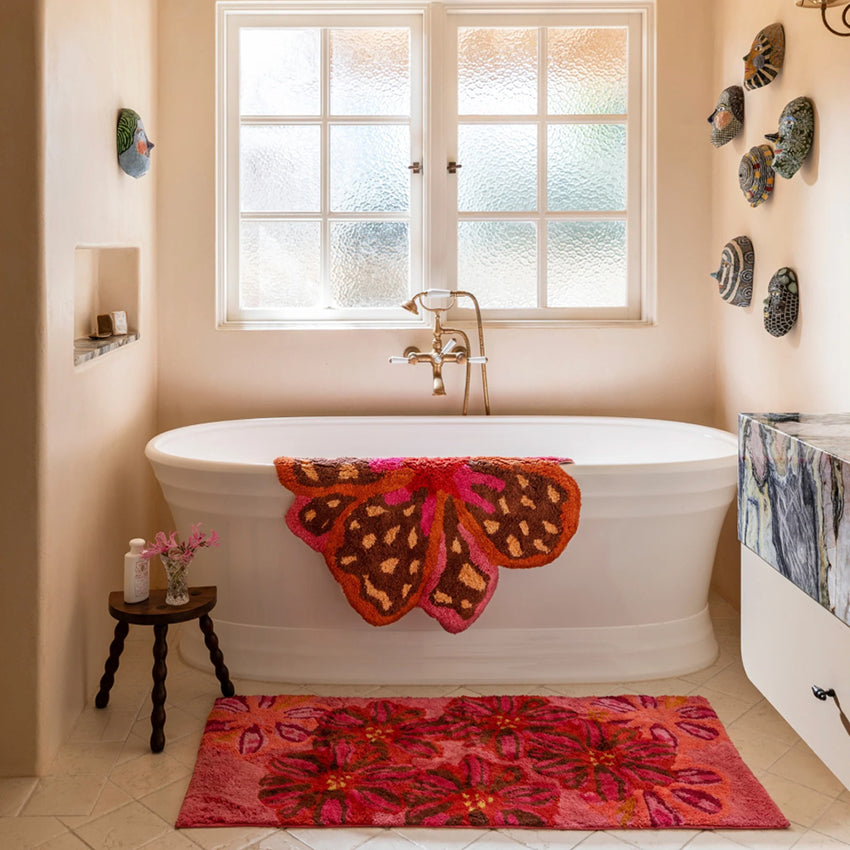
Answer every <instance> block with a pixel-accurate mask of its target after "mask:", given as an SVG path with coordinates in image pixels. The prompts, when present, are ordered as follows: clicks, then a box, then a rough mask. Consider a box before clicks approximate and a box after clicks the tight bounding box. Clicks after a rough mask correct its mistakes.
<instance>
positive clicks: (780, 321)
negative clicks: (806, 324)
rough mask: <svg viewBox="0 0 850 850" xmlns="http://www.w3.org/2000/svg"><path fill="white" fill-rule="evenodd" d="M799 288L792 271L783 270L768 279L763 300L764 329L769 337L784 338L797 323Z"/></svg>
mask: <svg viewBox="0 0 850 850" xmlns="http://www.w3.org/2000/svg"><path fill="white" fill-rule="evenodd" d="M799 309H800V288H799V285H798V283H797V275H796V274H795V273H794V271H793V270H792V269H789V268H783V269H779V271H778V272H777V273H776V274H775V275H774V276H773V277H772V278H771V279H770V283H769V284H768V287H767V298H765V299H764V329H765V330H766V331H767V332H768V333H769V334H770V335H771V336H785V334H787V333H788V331H790V330H791V328H793V327H794V325H795V323H796V322H797V314H798V312H799Z"/></svg>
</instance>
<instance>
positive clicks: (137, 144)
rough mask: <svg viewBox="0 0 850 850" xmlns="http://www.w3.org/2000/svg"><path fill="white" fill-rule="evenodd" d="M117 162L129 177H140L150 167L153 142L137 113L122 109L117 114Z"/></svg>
mask: <svg viewBox="0 0 850 850" xmlns="http://www.w3.org/2000/svg"><path fill="white" fill-rule="evenodd" d="M117 141H118V164H119V165H120V166H121V168H122V170H123V171H124V172H126V173H127V174H129V175H130V176H131V177H142V176H143V175H145V174H147V173H148V170H149V169H150V167H151V150H153V142H152V141H151V140H150V139H149V138H148V137H147V135H146V133H145V127H144V125H143V124H142V119H141V118H140V117H139V113H138V112H135V111H134V110H132V109H122V110H121V112H120V113H119V114H118V128H117Z"/></svg>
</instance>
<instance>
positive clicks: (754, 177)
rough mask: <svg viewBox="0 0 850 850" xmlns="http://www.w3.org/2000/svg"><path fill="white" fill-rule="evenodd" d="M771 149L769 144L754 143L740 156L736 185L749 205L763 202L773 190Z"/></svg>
mask: <svg viewBox="0 0 850 850" xmlns="http://www.w3.org/2000/svg"><path fill="white" fill-rule="evenodd" d="M772 163H773V150H772V149H771V147H770V145H756V147H754V148H750V149H749V151H747V153H745V154H744V155H743V157H741V163H740V165H739V166H738V185H740V187H741V191H742V192H743V193H744V197H745V198H746V199H747V201H748V202H749V205H750V206H751V207H757V206H758V205H759V204H762V203H764V202H765V201H766V200H767V199H768V198H769V197H770V193H771V192H772V191H773V184H774V181H775V180H776V176H775V175H774V173H773V166H772Z"/></svg>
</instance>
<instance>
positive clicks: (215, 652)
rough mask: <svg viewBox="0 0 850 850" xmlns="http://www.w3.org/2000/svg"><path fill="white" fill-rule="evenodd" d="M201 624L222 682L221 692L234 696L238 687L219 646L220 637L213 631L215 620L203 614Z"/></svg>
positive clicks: (227, 695) (211, 659)
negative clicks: (231, 677)
mask: <svg viewBox="0 0 850 850" xmlns="http://www.w3.org/2000/svg"><path fill="white" fill-rule="evenodd" d="M199 625H200V627H201V631H202V632H203V633H204V643H205V644H206V645H207V649H208V650H209V651H210V661H212V663H213V667H215V674H216V676H218V680H219V682H221V693H222V695H223V696H226V697H232V696H233V694H235V693H236V689H235V688H234V687H233V683H232V682H231V681H230V671H229V670H228V669H227V667H225V666H224V655H222V653H221V650H220V649H219V648H218V637H217V636H216V633H215V632H214V631H213V621H212V620H211V619H210V615H209V614H202V615H201V619H200V621H199Z"/></svg>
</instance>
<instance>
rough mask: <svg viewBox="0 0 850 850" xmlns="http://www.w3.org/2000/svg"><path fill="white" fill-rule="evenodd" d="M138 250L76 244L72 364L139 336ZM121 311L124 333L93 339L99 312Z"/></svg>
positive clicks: (89, 358)
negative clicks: (125, 324) (125, 323)
mask: <svg viewBox="0 0 850 850" xmlns="http://www.w3.org/2000/svg"><path fill="white" fill-rule="evenodd" d="M139 283H140V275H139V249H138V248H136V247H124V246H100V245H78V246H77V247H76V248H75V249H74V365H75V366H79V365H81V364H82V363H86V362H88V361H90V360H94V359H95V358H97V357H102V356H103V355H105V354H109V353H110V352H112V351H116V350H117V349H119V348H123V347H124V346H125V345H129V344H130V343H132V342H136V341H137V340H138V339H139V289H140V285H139ZM119 310H123V311H124V312H125V313H126V314H127V333H124V334H113V335H111V336H106V337H99V338H94V339H93V338H92V336H93V335H94V334H96V332H97V317H98V315H100V314H104V313H112V312H116V311H119Z"/></svg>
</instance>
